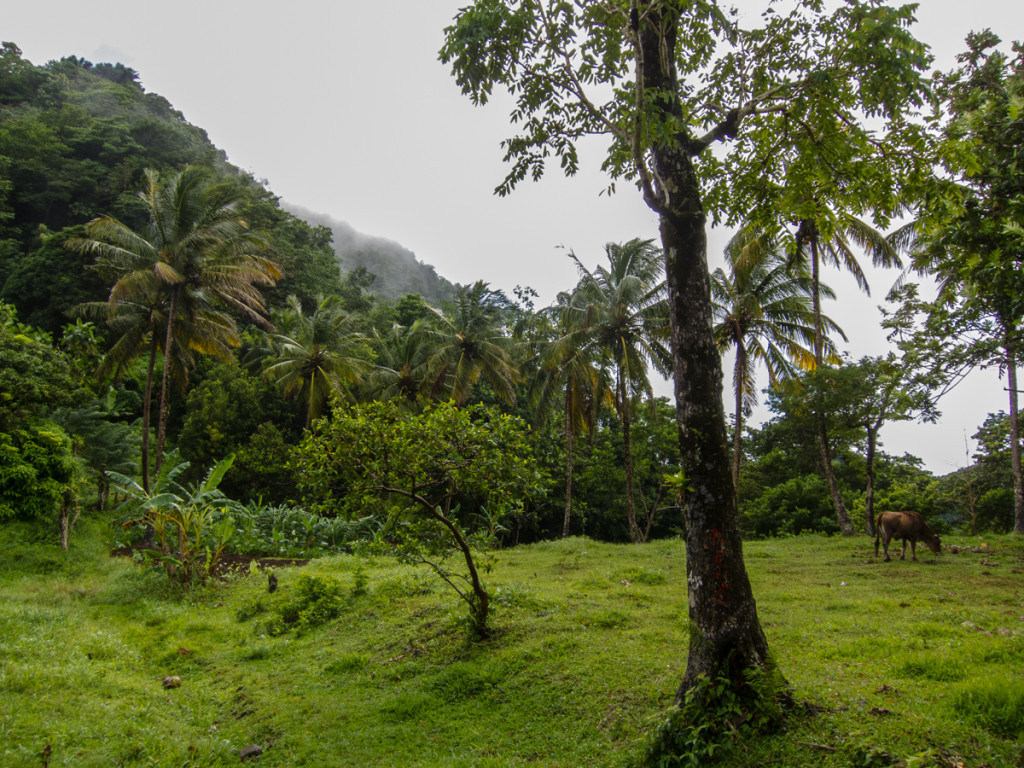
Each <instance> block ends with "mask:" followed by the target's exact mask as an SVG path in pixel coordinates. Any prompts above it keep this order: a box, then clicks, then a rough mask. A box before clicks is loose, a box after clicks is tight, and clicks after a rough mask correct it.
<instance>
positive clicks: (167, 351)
mask: <svg viewBox="0 0 1024 768" xmlns="http://www.w3.org/2000/svg"><path fill="white" fill-rule="evenodd" d="M177 308H178V287H177V286H175V287H174V289H173V290H172V291H171V304H170V307H169V308H168V310H167V338H166V340H165V341H164V372H163V377H162V378H161V382H160V421H159V423H158V425H157V429H156V471H157V473H159V472H160V467H161V466H162V465H163V463H164V441H165V440H166V438H167V414H168V413H169V412H170V408H171V397H170V395H171V360H172V359H173V358H172V355H173V353H174V321H175V320H176V317H175V312H176V311H177Z"/></svg>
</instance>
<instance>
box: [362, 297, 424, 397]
mask: <svg viewBox="0 0 1024 768" xmlns="http://www.w3.org/2000/svg"><path fill="white" fill-rule="evenodd" d="M403 301H404V299H403ZM424 307H425V308H426V309H427V311H429V312H430V314H431V315H432V314H433V311H432V310H430V309H429V307H426V305H424ZM429 327H430V323H429V320H414V321H413V322H412V324H411V325H409V326H405V325H400V324H399V323H394V324H393V325H392V326H391V329H390V330H389V331H388V332H387V333H385V334H383V335H382V334H380V333H379V332H377V330H376V329H375V330H374V332H373V337H372V345H373V352H374V361H373V369H372V370H371V371H370V373H369V375H368V376H367V377H366V378H367V382H366V383H367V385H368V389H369V391H370V392H371V393H373V394H374V396H375V397H377V398H378V399H381V400H391V399H393V398H396V397H401V398H404V402H405V403H406V404H407V405H408V406H409V407H411V408H412V407H415V404H416V403H417V402H418V401H419V399H420V398H421V397H423V396H425V395H426V394H427V392H428V391H429V389H430V384H431V381H432V379H431V374H430V355H431V352H432V347H431V344H430V341H431V339H430V335H429V333H428V330H427V329H428V328H429Z"/></svg>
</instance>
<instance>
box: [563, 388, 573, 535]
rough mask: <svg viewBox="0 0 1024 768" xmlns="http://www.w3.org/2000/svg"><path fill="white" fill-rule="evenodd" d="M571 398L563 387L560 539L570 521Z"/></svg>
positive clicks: (567, 530)
mask: <svg viewBox="0 0 1024 768" xmlns="http://www.w3.org/2000/svg"><path fill="white" fill-rule="evenodd" d="M571 402H572V396H571V394H570V389H569V385H568V384H566V387H565V518H564V519H563V521H562V538H563V539H564V538H565V537H567V536H568V535H569V524H570V521H571V520H572V408H571V407H570V404H571Z"/></svg>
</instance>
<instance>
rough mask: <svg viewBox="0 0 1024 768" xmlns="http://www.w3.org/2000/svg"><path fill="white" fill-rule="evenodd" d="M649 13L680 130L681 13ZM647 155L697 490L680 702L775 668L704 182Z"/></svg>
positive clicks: (682, 432)
mask: <svg viewBox="0 0 1024 768" xmlns="http://www.w3.org/2000/svg"><path fill="white" fill-rule="evenodd" d="M646 8H647V9H646V10H645V13H644V21H643V23H642V24H641V28H640V32H639V44H640V56H639V59H640V61H639V66H640V67H641V68H642V73H643V89H644V90H645V91H649V92H655V93H659V94H663V97H662V99H661V100H660V101H659V102H658V105H659V106H660V108H662V109H665V110H667V111H668V112H670V113H671V115H672V116H674V117H675V118H679V119H680V124H682V120H681V116H682V107H681V104H680V101H679V96H678V93H679V88H678V81H677V78H676V71H675V64H674V60H673V58H672V56H671V55H668V56H666V55H663V52H664V51H670V52H671V51H674V50H675V48H676V35H677V31H678V23H679V14H680V13H681V11H679V10H675V11H673V10H672V7H670V6H669V5H668V4H665V5H660V6H659V5H653V4H652V5H650V6H647V7H646ZM651 155H652V160H653V163H654V170H655V175H656V177H657V178H659V179H664V180H665V183H664V184H661V185H660V189H659V190H656V192H657V193H658V194H659V195H660V198H659V199H657V200H655V199H652V197H651V196H649V195H648V197H647V200H648V203H649V204H650V205H651V207H652V208H653V209H654V210H655V211H656V212H657V213H658V218H659V229H660V232H661V242H662V246H663V248H664V251H665V267H666V274H667V280H668V295H669V317H670V323H671V340H670V344H671V349H672V355H673V357H674V360H675V371H674V377H673V378H674V384H675V396H676V413H677V419H678V422H679V449H680V460H681V463H682V467H683V470H684V472H685V473H686V476H687V478H688V479H689V481H690V484H691V486H692V488H693V492H692V493H691V494H690V497H689V503H688V504H687V507H686V574H687V589H688V602H689V653H688V654H687V660H686V673H685V675H684V677H683V680H682V683H681V685H680V686H679V690H678V692H677V694H676V701H677V702H680V703H682V702H683V701H684V700H685V699H686V696H687V694H688V693H690V691H691V690H693V689H694V688H695V687H696V686H698V684H699V681H700V680H701V678H702V677H706V678H707V679H709V680H714V679H716V678H718V677H720V676H724V677H726V678H727V679H728V680H729V681H730V684H731V687H732V688H733V689H734V690H738V691H748V690H749V683H748V678H747V674H748V673H749V672H750V671H753V670H760V669H765V668H766V667H767V666H768V664H769V661H768V641H767V639H766V638H765V636H764V631H763V630H762V629H761V624H760V622H759V620H758V618H757V606H756V604H755V602H754V594H753V591H752V589H751V587H750V580H749V579H748V578H747V571H746V568H745V566H744V563H743V545H742V540H741V537H740V526H739V514H738V512H737V508H736V490H735V488H734V487H733V483H732V476H731V471H730V467H729V447H728V440H727V438H726V433H725V409H724V407H723V405H722V362H721V357H720V355H719V352H718V347H717V346H716V344H715V338H714V334H713V332H712V327H713V322H712V311H711V282H710V276H709V273H708V265H707V234H706V231H705V227H706V216H705V214H704V207H703V204H702V202H701V192H700V189H701V188H700V183H699V181H698V179H697V175H696V173H695V171H694V168H693V164H692V161H691V157H690V152H689V149H688V148H687V146H686V144H685V142H683V141H669V142H665V143H664V144H659V145H657V146H655V147H654V148H653V149H652V152H651ZM704 695H706V696H712V695H713V694H711V693H709V692H707V691H706V692H705V694H704Z"/></svg>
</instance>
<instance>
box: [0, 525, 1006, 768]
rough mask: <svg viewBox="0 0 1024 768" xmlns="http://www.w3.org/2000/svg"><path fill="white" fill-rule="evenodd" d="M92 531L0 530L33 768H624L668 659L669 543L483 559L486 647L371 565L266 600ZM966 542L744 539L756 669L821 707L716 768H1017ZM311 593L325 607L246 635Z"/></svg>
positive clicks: (247, 581) (989, 592) (994, 556)
mask: <svg viewBox="0 0 1024 768" xmlns="http://www.w3.org/2000/svg"><path fill="white" fill-rule="evenodd" d="M104 535H105V533H104V529H103V528H101V527H100V526H98V525H95V526H93V527H92V528H89V527H88V526H87V527H86V529H85V530H83V531H81V532H79V535H78V538H77V539H76V540H75V546H74V547H73V549H72V552H71V553H69V554H66V555H65V554H64V553H62V552H60V550H59V549H55V548H53V547H50V546H48V545H44V544H40V543H39V542H38V541H34V540H32V537H31V535H29V534H27V533H26V532H25V530H24V529H20V528H15V527H11V526H8V527H6V528H3V529H0V546H2V545H4V544H5V543H7V544H9V545H10V547H9V548H8V549H9V551H11V552H13V556H11V557H7V556H5V557H4V558H2V559H0V765H2V766H4V768H7V767H8V766H9V767H10V768H19V767H21V766H25V767H28V766H32V767H33V768H35V767H37V766H40V765H42V764H43V760H42V757H41V752H42V750H43V748H44V747H45V746H46V745H47V744H49V745H51V748H52V757H51V759H50V763H49V764H50V765H51V766H89V767H91V766H97V767H98V766H104V767H107V766H152V765H157V766H173V767H174V768H179V767H181V766H221V765H224V766H228V765H231V766H234V765H236V764H238V752H239V750H240V749H241V748H242V747H244V746H246V745H248V744H258V745H260V746H261V747H262V748H263V749H264V754H263V755H262V757H260V759H259V763H258V764H259V765H262V766H282V767H283V766H297V765H317V766H319V765H331V766H412V767H415V766H456V767H459V766H464V767H466V768H468V767H470V766H473V767H479V768H484V767H486V766H566V767H568V766H628V765H635V764H636V762H637V760H638V759H639V756H640V755H641V753H642V750H643V745H644V739H645V737H646V735H647V734H649V733H650V732H651V731H652V730H653V729H654V728H655V727H656V725H657V723H658V722H660V720H661V719H663V718H664V715H665V714H666V708H667V707H668V706H669V705H670V704H671V702H672V700H673V697H674V695H675V691H676V687H677V686H678V684H679V682H680V680H681V678H682V675H683V672H684V670H685V666H686V647H687V620H686V617H687V606H686V578H685V562H684V550H683V545H682V543H681V542H679V541H662V542H656V543H653V544H648V545H644V546H627V545H610V544H601V543H597V542H593V541H589V540H584V539H570V540H566V541H558V542H545V543H541V544H536V545H532V546H527V547H522V548H519V549H513V550H505V551H502V552H498V553H497V557H496V565H495V568H494V570H493V571H492V572H491V573H490V574H488V575H487V577H486V578H487V584H488V585H489V587H490V590H491V594H492V596H493V606H494V614H493V627H494V630H495V631H494V636H493V638H492V639H490V640H488V641H486V642H483V643H474V642H472V641H470V639H469V635H468V631H467V627H466V622H465V610H464V607H463V604H461V603H460V601H458V600H457V599H456V598H455V597H454V595H453V594H452V593H451V591H450V590H449V589H448V588H447V587H446V586H445V585H444V584H442V583H441V582H440V581H439V580H437V579H436V578H435V577H433V576H432V575H431V574H430V573H428V572H426V571H424V570H422V569H417V568H413V567H411V566H405V565H401V564H399V563H397V562H395V561H393V560H389V559H363V558H354V557H332V558H326V559H321V560H316V561H313V562H312V563H310V565H308V566H306V567H304V568H302V569H294V570H289V569H281V570H278V571H277V574H278V579H279V583H280V587H279V590H278V592H277V593H275V594H274V595H268V594H267V593H266V579H265V578H264V577H256V576H243V577H239V578H238V579H236V580H234V581H231V582H229V583H226V584H218V585H213V586H211V587H208V588H206V589H204V590H201V591H197V592H193V593H190V594H182V593H180V592H178V591H176V590H175V589H173V588H171V587H169V586H168V585H167V583H166V582H165V580H164V579H163V577H162V576H160V575H159V574H157V573H153V572H147V571H144V570H142V569H140V568H139V567H138V566H136V565H133V564H132V563H130V562H128V561H125V560H123V559H116V558H109V557H107V556H106V550H105V548H104V545H103V541H102V538H103V536H104ZM988 541H989V542H990V544H991V550H990V551H988V552H986V553H984V554H980V553H979V554H975V553H961V554H959V555H951V554H946V555H944V556H942V557H941V558H937V557H934V556H933V555H931V553H924V554H919V560H918V562H916V563H912V562H909V561H907V562H900V561H898V560H897V561H894V562H891V563H882V562H880V561H878V560H874V559H873V558H872V557H871V542H870V540H868V539H866V538H856V539H842V538H826V537H817V536H803V537H798V538H789V539H778V540H770V541H758V542H749V543H747V544H746V545H745V554H746V561H747V567H748V570H749V572H750V577H751V580H752V582H753V585H754V592H755V595H756V596H757V600H758V611H759V615H760V618H761V622H762V624H763V626H764V628H765V632H766V634H767V635H768V638H769V642H770V644H771V647H772V650H773V653H774V655H775V658H776V661H777V663H778V666H779V668H780V669H781V671H782V673H783V674H784V675H785V677H786V679H787V680H788V681H789V683H790V685H791V686H792V688H793V691H794V694H795V696H796V698H797V700H799V701H803V702H809V703H811V704H814V705H816V706H815V707H814V709H816V710H817V709H821V710H822V711H821V713H820V714H817V715H813V716H812V715H799V716H796V715H794V716H792V717H791V718H790V721H789V724H788V728H787V729H786V730H785V731H783V732H781V733H778V734H775V735H771V736H766V737H762V738H760V739H758V740H756V741H751V742H748V743H745V744H741V745H738V746H737V747H735V748H734V749H733V750H732V751H730V752H729V753H727V755H726V757H725V758H724V760H723V764H725V765H736V766H744V765H750V766H762V765H778V766H794V767H797V766H808V767H810V766H843V768H847V766H854V765H857V766H862V765H890V764H893V765H907V766H917V767H918V768H923V767H925V766H947V765H955V764H956V761H957V760H963V761H964V763H965V764H966V765H967V766H1012V765H1014V764H1015V762H1016V761H1018V760H1020V759H1021V758H1020V756H1019V754H1020V743H1021V740H1022V738H1024V684H1022V683H1021V681H1022V680H1024V619H1022V617H1024V580H1022V576H1021V572H1022V570H1024V542H1021V541H1020V540H1019V539H1014V538H1010V537H991V538H989V539H988ZM950 543H959V544H972V543H976V541H972V540H970V539H967V538H959V539H958V538H956V537H951V542H950ZM304 575H305V576H307V577H317V578H318V579H319V580H320V581H310V579H308V578H307V579H306V580H305V581H302V580H301V579H302V577H303V576H304ZM302 584H306V585H307V586H306V592H303V587H302ZM310 584H321V585H327V586H328V587H329V588H330V589H329V591H328V592H327V593H325V594H329V596H330V599H331V602H330V606H331V608H332V611H333V610H334V609H335V608H336V609H337V610H338V611H339V612H338V614H337V615H336V616H334V617H333V618H328V619H327V620H326V621H325V622H324V623H322V624H320V623H316V622H306V623H302V622H299V623H297V624H295V625H294V626H295V627H297V629H296V628H288V629H287V630H286V631H283V633H282V634H279V635H276V636H271V635H268V634H267V633H266V632H265V631H263V629H261V628H265V627H266V626H267V625H266V619H267V617H268V616H271V615H273V614H274V611H275V610H276V608H275V606H278V607H279V606H288V609H289V610H293V609H296V605H298V610H301V609H303V607H304V606H305V604H304V603H302V600H304V599H305V600H307V602H308V601H310V600H313V599H314V598H313V597H310V594H311V593H310V592H309V588H308V586H309V585H310ZM304 595H305V597H303V596H304ZM317 599H319V598H317ZM257 604H258V605H260V606H261V609H260V610H254V606H256V605H257ZM320 604H321V603H317V605H320ZM323 615H327V614H326V613H325V614H323ZM316 618H317V622H319V620H320V618H322V617H321V614H320V613H318V614H317V616H316ZM171 675H174V676H178V677H180V678H181V681H182V684H181V687H180V688H170V689H165V688H164V687H163V685H162V680H163V679H164V678H165V677H168V676H171Z"/></svg>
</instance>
